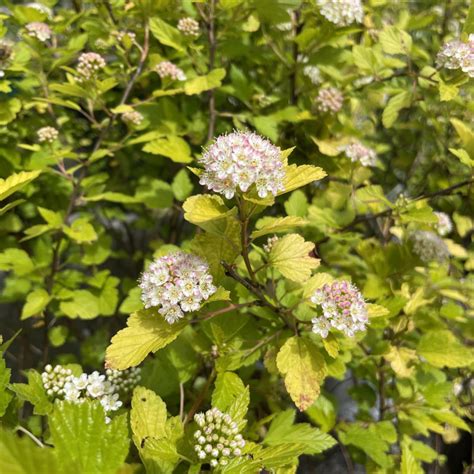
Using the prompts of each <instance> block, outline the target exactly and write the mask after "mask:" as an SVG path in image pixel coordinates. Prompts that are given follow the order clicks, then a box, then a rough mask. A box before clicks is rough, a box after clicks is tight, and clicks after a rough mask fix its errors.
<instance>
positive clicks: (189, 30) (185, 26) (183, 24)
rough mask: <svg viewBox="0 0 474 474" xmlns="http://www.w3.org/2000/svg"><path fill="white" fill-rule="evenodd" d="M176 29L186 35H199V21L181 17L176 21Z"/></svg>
mask: <svg viewBox="0 0 474 474" xmlns="http://www.w3.org/2000/svg"><path fill="white" fill-rule="evenodd" d="M178 30H179V31H181V33H183V35H186V36H195V37H196V36H199V23H198V22H197V21H196V20H195V19H194V18H190V17H187V18H181V19H180V20H179V21H178Z"/></svg>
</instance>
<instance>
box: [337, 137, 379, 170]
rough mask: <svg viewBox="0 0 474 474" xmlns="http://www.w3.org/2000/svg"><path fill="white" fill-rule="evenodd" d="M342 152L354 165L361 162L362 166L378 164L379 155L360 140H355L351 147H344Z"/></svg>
mask: <svg viewBox="0 0 474 474" xmlns="http://www.w3.org/2000/svg"><path fill="white" fill-rule="evenodd" d="M342 150H343V151H344V153H345V154H346V156H347V158H349V159H350V160H351V161H352V162H353V163H355V162H359V163H360V164H361V165H362V166H375V165H376V164H377V153H375V151H374V150H372V148H369V147H367V146H365V145H363V144H362V143H361V142H359V141H358V140H353V141H352V142H351V143H350V144H349V145H345V146H343V147H342Z"/></svg>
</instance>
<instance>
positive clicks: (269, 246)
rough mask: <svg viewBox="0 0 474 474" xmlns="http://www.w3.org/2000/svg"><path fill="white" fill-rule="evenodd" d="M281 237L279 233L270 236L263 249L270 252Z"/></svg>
mask: <svg viewBox="0 0 474 474" xmlns="http://www.w3.org/2000/svg"><path fill="white" fill-rule="evenodd" d="M278 240H279V237H278V235H274V236H273V237H268V239H267V243H266V244H264V245H263V250H264V251H265V252H266V253H270V252H271V250H272V248H273V246H274V245H275V244H276V243H277V242H278Z"/></svg>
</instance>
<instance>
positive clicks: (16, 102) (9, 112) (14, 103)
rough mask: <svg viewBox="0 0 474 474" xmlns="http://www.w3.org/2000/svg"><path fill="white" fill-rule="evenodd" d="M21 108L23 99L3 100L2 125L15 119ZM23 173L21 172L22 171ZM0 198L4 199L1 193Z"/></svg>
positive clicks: (0, 115)
mask: <svg viewBox="0 0 474 474" xmlns="http://www.w3.org/2000/svg"><path fill="white" fill-rule="evenodd" d="M20 110H21V100H20V99H17V98H16V97H14V98H13V99H10V100H7V101H4V102H2V106H1V107H0V125H6V124H7V123H10V122H11V121H12V120H14V119H15V117H16V115H17V113H18V112H19V111H20ZM20 174H21V173H20ZM0 199H3V198H2V197H1V194H0Z"/></svg>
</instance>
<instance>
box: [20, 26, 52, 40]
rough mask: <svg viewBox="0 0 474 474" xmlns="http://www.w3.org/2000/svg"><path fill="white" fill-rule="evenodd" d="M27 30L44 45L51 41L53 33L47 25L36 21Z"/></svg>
mask: <svg viewBox="0 0 474 474" xmlns="http://www.w3.org/2000/svg"><path fill="white" fill-rule="evenodd" d="M25 28H26V30H27V31H28V35H29V36H31V37H33V38H36V39H37V40H39V41H41V42H42V43H44V42H46V41H48V40H49V39H51V36H52V31H51V28H50V27H49V26H48V25H47V24H46V23H42V22H39V21H34V22H32V23H28V24H27V25H26V26H25Z"/></svg>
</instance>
